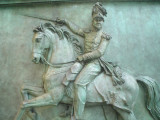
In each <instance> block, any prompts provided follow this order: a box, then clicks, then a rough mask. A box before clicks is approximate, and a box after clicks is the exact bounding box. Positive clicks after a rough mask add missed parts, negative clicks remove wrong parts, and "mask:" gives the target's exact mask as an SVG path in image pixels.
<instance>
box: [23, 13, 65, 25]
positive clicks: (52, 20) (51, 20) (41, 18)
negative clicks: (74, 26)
mask: <svg viewBox="0 0 160 120" xmlns="http://www.w3.org/2000/svg"><path fill="white" fill-rule="evenodd" d="M22 15H23V16H26V17H31V18H36V19H40V20H46V21H50V22H54V23H55V24H56V25H60V26H62V25H64V24H63V22H62V23H58V22H57V20H58V19H59V18H58V17H57V18H56V19H55V20H54V19H49V18H43V17H39V16H31V15H25V14H22ZM59 20H60V19H59Z"/></svg>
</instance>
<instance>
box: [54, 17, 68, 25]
mask: <svg viewBox="0 0 160 120" xmlns="http://www.w3.org/2000/svg"><path fill="white" fill-rule="evenodd" d="M55 22H56V24H58V25H66V20H61V19H59V18H58V17H57V18H56V20H55Z"/></svg>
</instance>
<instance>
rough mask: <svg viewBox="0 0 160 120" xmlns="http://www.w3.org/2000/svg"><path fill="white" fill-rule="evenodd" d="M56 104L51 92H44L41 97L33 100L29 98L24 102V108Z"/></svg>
mask: <svg viewBox="0 0 160 120" xmlns="http://www.w3.org/2000/svg"><path fill="white" fill-rule="evenodd" d="M48 105H54V101H53V99H52V97H51V95H50V94H49V93H46V94H43V95H41V96H39V97H36V98H33V99H31V100H27V101H24V102H23V106H22V107H23V108H30V107H41V106H48Z"/></svg>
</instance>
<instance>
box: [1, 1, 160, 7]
mask: <svg viewBox="0 0 160 120" xmlns="http://www.w3.org/2000/svg"><path fill="white" fill-rule="evenodd" d="M99 1H100V2H160V1H159V0H99ZM55 2H97V0H27V1H26V0H12V1H8V0H5V1H0V6H3V5H16V4H38V3H55Z"/></svg>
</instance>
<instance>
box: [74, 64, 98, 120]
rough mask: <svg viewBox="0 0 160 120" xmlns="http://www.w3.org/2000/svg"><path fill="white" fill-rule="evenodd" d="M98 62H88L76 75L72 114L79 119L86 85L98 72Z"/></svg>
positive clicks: (82, 109) (84, 99) (84, 100)
mask: <svg viewBox="0 0 160 120" xmlns="http://www.w3.org/2000/svg"><path fill="white" fill-rule="evenodd" d="M100 71H101V66H100V65H99V62H92V63H88V64H87V65H85V66H84V68H83V69H82V71H81V72H80V73H79V75H78V76H77V78H76V80H75V82H74V103H73V104H74V114H75V117H76V119H79V118H80V117H81V115H82V113H83V111H84V107H85V103H86V85H87V84H88V83H90V82H91V81H93V80H94V79H95V77H96V76H97V75H98V74H99V73H100Z"/></svg>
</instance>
